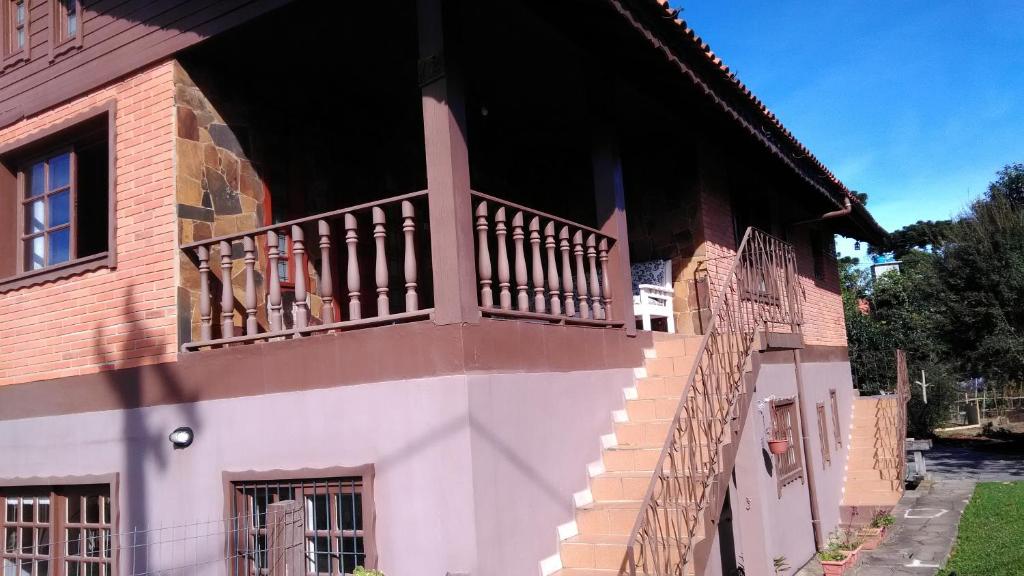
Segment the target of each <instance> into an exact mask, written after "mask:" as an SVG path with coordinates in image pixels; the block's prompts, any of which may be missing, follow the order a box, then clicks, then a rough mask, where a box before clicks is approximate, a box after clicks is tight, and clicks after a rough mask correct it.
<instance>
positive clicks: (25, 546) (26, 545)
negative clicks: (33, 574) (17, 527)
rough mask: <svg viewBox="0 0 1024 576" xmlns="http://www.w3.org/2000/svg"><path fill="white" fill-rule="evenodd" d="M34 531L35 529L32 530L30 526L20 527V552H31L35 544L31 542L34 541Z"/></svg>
mask: <svg viewBox="0 0 1024 576" xmlns="http://www.w3.org/2000/svg"><path fill="white" fill-rule="evenodd" d="M34 532H35V531H34V530H32V529H31V528H22V529H21V553H22V554H32V553H33V551H34V550H35V545H34V544H33V542H35V538H34V536H35V534H34Z"/></svg>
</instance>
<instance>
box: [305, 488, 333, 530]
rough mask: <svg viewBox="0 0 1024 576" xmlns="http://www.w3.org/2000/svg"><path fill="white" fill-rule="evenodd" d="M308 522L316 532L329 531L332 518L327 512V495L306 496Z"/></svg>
mask: <svg viewBox="0 0 1024 576" xmlns="http://www.w3.org/2000/svg"><path fill="white" fill-rule="evenodd" d="M306 516H307V517H306V521H307V522H309V524H310V525H311V526H313V529H314V530H327V529H329V527H330V526H329V524H330V516H329V514H328V512H327V494H316V495H314V496H306Z"/></svg>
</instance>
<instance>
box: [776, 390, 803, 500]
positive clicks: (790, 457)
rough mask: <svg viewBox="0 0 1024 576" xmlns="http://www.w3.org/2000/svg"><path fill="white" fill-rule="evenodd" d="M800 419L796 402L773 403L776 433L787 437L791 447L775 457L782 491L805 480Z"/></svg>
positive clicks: (777, 401)
mask: <svg viewBox="0 0 1024 576" xmlns="http://www.w3.org/2000/svg"><path fill="white" fill-rule="evenodd" d="M798 418H799V417H798V416H797V412H796V402H795V401H794V400H793V399H786V400H775V401H774V402H772V421H773V423H774V426H775V430H776V433H778V434H779V435H780V436H782V437H785V438H786V440H787V441H788V442H789V447H788V448H787V449H786V451H785V452H783V453H782V454H779V455H777V456H775V466H776V468H777V469H778V485H779V489H780V490H781V489H782V487H783V486H785V485H786V484H789V483H790V482H792V481H794V480H796V479H797V478H803V474H804V470H803V463H802V461H801V457H800V455H801V452H800V446H799V442H800V433H799V419H798Z"/></svg>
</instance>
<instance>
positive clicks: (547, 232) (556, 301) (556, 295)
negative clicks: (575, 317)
mask: <svg viewBox="0 0 1024 576" xmlns="http://www.w3.org/2000/svg"><path fill="white" fill-rule="evenodd" d="M544 247H545V248H547V252H548V296H549V297H550V303H551V313H552V314H555V315H556V316H557V315H560V314H561V313H562V295H561V292H559V290H558V260H557V259H556V258H555V248H556V247H557V244H556V240H555V223H554V222H548V223H547V224H546V225H545V226H544Z"/></svg>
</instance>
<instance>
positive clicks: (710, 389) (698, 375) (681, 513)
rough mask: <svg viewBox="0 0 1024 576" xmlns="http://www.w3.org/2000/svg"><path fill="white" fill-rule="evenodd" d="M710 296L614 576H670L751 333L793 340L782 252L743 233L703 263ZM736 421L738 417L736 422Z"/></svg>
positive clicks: (793, 304)
mask: <svg viewBox="0 0 1024 576" xmlns="http://www.w3.org/2000/svg"><path fill="white" fill-rule="evenodd" d="M703 274H704V275H705V277H706V279H707V281H708V285H709V286H710V287H711V293H712V294H714V295H715V297H714V301H713V303H712V310H711V317H710V318H709V319H708V326H707V328H706V331H705V335H704V338H703V340H701V344H700V348H699V350H698V353H697V360H696V361H695V363H694V366H693V368H692V370H691V371H690V375H689V378H688V380H687V382H686V385H685V387H684V388H683V393H682V396H681V398H680V401H679V407H678V408H677V409H676V414H675V417H674V419H673V421H672V424H671V426H670V428H669V435H668V438H666V440H665V445H664V448H663V449H662V452H661V456H660V458H659V460H658V463H657V464H656V465H655V466H654V476H653V478H652V479H651V483H650V486H649V487H648V489H647V494H646V496H645V498H644V502H643V504H642V506H641V508H640V514H639V516H638V517H637V520H636V524H635V525H634V527H633V531H632V533H631V535H630V539H629V546H628V548H627V552H626V559H625V565H624V567H623V568H624V569H623V573H625V574H629V575H630V576H635V575H638V574H644V575H658V576H668V575H672V576H679V575H681V574H683V573H684V567H685V566H686V565H687V563H689V562H690V561H691V559H692V556H693V548H694V543H695V542H696V539H695V534H696V533H697V530H698V529H699V528H700V526H701V524H702V520H703V517H704V516H705V510H708V509H709V507H711V512H712V513H717V510H714V509H713V506H712V504H714V503H716V502H719V501H720V500H721V498H722V497H723V495H722V494H721V493H720V492H718V490H719V488H720V486H721V484H722V483H721V482H720V481H719V479H718V475H719V474H722V473H725V472H728V471H727V470H725V469H724V468H725V464H726V463H725V462H724V461H723V460H724V458H723V453H722V442H723V440H724V439H725V437H726V434H728V433H729V430H730V427H731V426H732V421H733V412H734V411H735V407H736V403H737V399H738V398H739V395H740V394H741V393H744V392H747V391H746V390H741V388H742V387H743V382H744V378H743V375H744V373H745V371H746V368H745V367H746V365H747V360H748V358H749V356H750V354H751V352H752V351H753V349H754V346H755V345H756V341H757V338H758V332H761V331H763V332H765V333H768V332H773V331H784V332H798V331H799V328H800V324H801V323H802V316H801V302H800V301H801V298H802V292H801V291H800V289H799V284H798V282H797V278H798V276H797V270H796V257H795V255H794V252H793V248H792V246H791V245H789V244H786V243H785V242H782V241H781V240H778V239H776V238H773V237H771V236H769V235H768V234H765V233H764V232H761V231H759V230H756V229H753V228H748V229H747V231H746V233H745V234H744V235H743V240H742V241H741V243H740V247H739V249H738V250H737V253H736V255H735V256H729V257H722V258H715V259H711V260H708V261H707V262H706V263H705V267H704V272H703ZM740 416H742V415H740Z"/></svg>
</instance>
